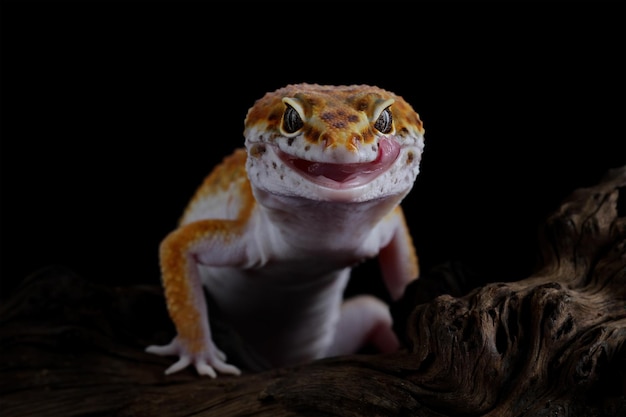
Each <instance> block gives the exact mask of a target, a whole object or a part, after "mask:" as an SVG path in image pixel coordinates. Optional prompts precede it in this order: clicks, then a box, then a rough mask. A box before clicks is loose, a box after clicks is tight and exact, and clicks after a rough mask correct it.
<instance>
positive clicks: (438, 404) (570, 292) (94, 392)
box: [0, 167, 626, 417]
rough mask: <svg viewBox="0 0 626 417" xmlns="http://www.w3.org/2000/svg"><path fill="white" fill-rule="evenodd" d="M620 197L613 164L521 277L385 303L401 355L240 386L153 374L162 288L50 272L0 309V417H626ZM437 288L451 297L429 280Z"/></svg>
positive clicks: (625, 269)
mask: <svg viewBox="0 0 626 417" xmlns="http://www.w3.org/2000/svg"><path fill="white" fill-rule="evenodd" d="M624 187H626V167H623V168H620V169H616V170H613V171H610V172H609V173H608V174H607V176H606V177H605V178H604V179H603V180H602V181H601V182H600V183H599V184H598V185H597V186H594V187H591V188H585V189H579V190H577V191H575V192H574V193H573V194H572V195H571V196H570V197H569V198H568V199H567V200H566V201H565V202H564V203H563V204H562V206H561V207H560V209H559V210H557V211H556V212H555V213H554V214H553V215H552V216H551V217H550V218H549V219H547V222H546V224H545V227H544V229H543V233H542V235H541V237H540V245H541V248H542V252H541V262H540V264H539V267H538V268H537V269H536V272H535V273H534V274H533V275H532V276H530V277H528V278H527V279H524V280H522V281H517V282H505V280H503V281H502V282H500V283H488V284H485V285H483V286H480V287H478V288H476V289H474V290H472V291H470V292H469V293H467V294H465V295H463V294H462V291H460V290H459V289H458V288H455V286H457V285H458V284H459V282H460V277H459V274H458V270H457V269H455V268H453V267H442V268H441V269H440V270H438V271H436V272H432V273H431V274H430V275H431V276H428V274H426V275H427V276H426V277H425V278H423V279H420V280H418V281H416V282H415V283H413V284H412V285H411V286H410V287H409V288H408V289H407V291H406V293H405V296H404V297H403V299H402V300H401V301H400V302H398V303H397V304H396V305H394V306H393V312H394V317H395V318H396V326H397V329H398V332H399V334H401V335H403V336H404V342H405V344H406V349H403V350H402V351H400V352H397V353H395V354H390V355H370V354H362V355H353V356H349V357H339V358H331V359H325V360H321V361H317V362H314V363H311V364H307V365H304V366H301V367H295V368H289V369H276V370H272V371H268V372H263V373H258V374H246V375H243V376H241V377H227V376H222V377H220V378H218V379H216V380H212V379H209V378H200V377H197V376H196V375H195V374H194V373H193V372H192V371H186V372H181V373H178V374H174V375H170V376H164V375H163V370H164V369H165V367H166V366H167V365H168V364H169V362H170V359H169V358H160V357H156V356H154V355H149V354H146V353H144V352H143V348H144V347H145V346H146V345H148V344H150V343H153V342H158V341H161V342H162V341H165V340H167V339H168V338H169V337H170V336H171V334H172V333H173V329H172V327H171V324H170V322H169V319H168V317H167V314H166V312H165V309H164V302H163V296H162V292H161V289H160V288H157V287H127V288H107V287H104V286H100V285H96V284H93V283H90V282H89V281H86V280H84V279H82V278H81V277H78V276H76V275H74V274H72V273H71V272H70V271H67V270H66V269H63V268H49V269H47V270H44V271H41V272H39V273H38V274H35V275H33V276H32V277H30V278H29V279H28V280H26V281H25V282H24V283H23V285H22V286H21V287H20V288H19V290H18V291H16V292H15V293H14V295H13V297H12V298H10V299H9V300H8V302H6V303H5V304H4V305H3V306H2V308H1V311H0V337H1V341H2V345H1V348H2V362H1V365H0V366H1V368H0V401H1V402H0V410H2V415H3V416H34V415H37V416H60V415H63V416H79V415H80V416H90V415H91V416H96V415H98V416H101V415H115V416H131V415H141V416H144V415H145V416H152V415H159V416H182V415H185V416H191V415H194V416H195V415H197V416H214V415H216V416H221V415H224V416H235V415H248V416H251V415H255V416H273V417H279V416H295V415H304V416H325V415H329V416H330V415H332V416H391V415H393V416H429V417H431V416H432V417H434V416H624V415H626V344H625V341H626V219H625V218H624V217H623V216H624V213H619V212H618V198H619V193H620V188H622V190H621V192H622V198H624ZM622 201H623V200H622ZM620 214H621V216H622V217H620ZM514 267H515V266H514V265H512V266H511V268H514ZM503 274H506V271H503ZM435 278H436V279H440V281H439V282H444V283H449V284H450V285H451V287H449V288H448V289H446V286H445V285H440V286H437V285H434V286H432V285H429V284H431V283H432V282H433V281H431V280H432V279H435ZM429 290H430V291H429ZM433 291H434V292H435V293H433ZM439 291H441V292H446V293H447V294H437V292H439Z"/></svg>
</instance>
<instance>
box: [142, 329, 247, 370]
mask: <svg viewBox="0 0 626 417" xmlns="http://www.w3.org/2000/svg"><path fill="white" fill-rule="evenodd" d="M146 352H148V353H153V354H155V355H159V356H176V355H178V357H179V359H178V361H176V362H175V363H174V364H173V365H171V366H170V367H169V368H167V369H166V370H165V374H166V375H169V374H173V373H175V372H178V371H180V370H182V369H185V368H186V367H188V366H189V365H193V366H194V367H195V368H196V371H197V372H198V374H200V375H207V376H210V377H211V378H216V377H217V373H216V372H215V371H217V372H220V373H222V374H229V375H241V371H240V370H239V368H237V367H236V366H233V365H230V364H228V363H226V355H225V354H224V352H222V351H221V350H219V349H218V348H217V347H215V345H214V344H213V343H212V342H211V343H210V345H209V346H207V347H206V348H205V349H203V350H202V351H201V352H197V353H191V352H190V351H189V350H188V349H187V348H186V347H185V344H184V343H182V342H181V341H180V339H179V338H178V337H175V338H174V339H173V340H172V341H171V342H170V343H169V344H167V345H163V346H157V345H152V346H148V347H147V348H146Z"/></svg>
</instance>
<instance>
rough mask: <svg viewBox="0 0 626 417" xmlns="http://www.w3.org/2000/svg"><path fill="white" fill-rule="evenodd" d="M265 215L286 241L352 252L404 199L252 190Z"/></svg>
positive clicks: (397, 196)
mask: <svg viewBox="0 0 626 417" xmlns="http://www.w3.org/2000/svg"><path fill="white" fill-rule="evenodd" d="M254 194H255V198H256V199H257V202H258V203H259V205H260V209H261V210H262V211H263V213H264V216H265V217H266V218H267V219H268V221H269V222H271V224H272V225H273V227H275V228H276V229H277V230H278V232H279V233H280V234H281V236H282V237H283V239H285V241H286V242H287V243H288V244H291V245H294V246H295V247H298V246H303V245H304V246H305V247H307V248H309V249H310V248H315V247H319V248H321V249H322V250H324V251H326V250H329V249H337V250H339V251H342V250H345V251H352V250H353V249H354V247H355V246H358V245H360V244H362V242H363V241H364V240H365V239H366V238H367V237H368V235H369V234H370V233H371V232H372V230H373V229H374V228H375V227H376V225H377V224H378V223H379V222H380V220H381V219H382V218H383V217H384V216H385V215H387V214H388V213H389V212H390V211H392V210H393V209H394V208H395V207H396V206H397V205H398V204H399V203H400V201H401V200H402V198H404V196H405V194H402V195H389V196H385V197H383V198H378V199H375V200H369V201H361V202H358V203H355V202H343V201H326V200H325V201H318V200H311V199H306V198H302V197H293V196H281V195H274V194H270V193H268V192H265V191H262V190H258V189H257V190H254Z"/></svg>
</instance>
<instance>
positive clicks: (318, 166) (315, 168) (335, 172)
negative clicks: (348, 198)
mask: <svg viewBox="0 0 626 417" xmlns="http://www.w3.org/2000/svg"><path fill="white" fill-rule="evenodd" d="M400 150H401V147H400V145H399V144H398V143H397V142H396V141H394V140H390V139H383V140H381V141H380V143H379V146H378V154H377V155H376V159H374V160H373V161H370V162H358V163H343V164H341V163H326V162H318V161H310V160H306V159H302V158H298V157H296V156H293V155H289V154H287V153H285V152H283V151H280V150H277V154H278V156H279V158H280V159H281V161H282V162H283V163H285V164H286V165H287V166H288V167H289V168H290V169H291V170H292V171H294V172H296V173H298V174H299V175H300V176H302V177H304V178H305V179H306V180H308V181H309V182H312V183H314V184H316V185H318V186H320V187H324V188H329V189H334V190H346V189H353V188H358V187H360V186H363V185H365V184H368V183H370V182H372V181H373V180H375V179H376V178H378V177H379V176H380V175H381V174H383V173H385V172H387V171H388V170H389V169H390V168H391V166H392V165H393V164H394V163H395V162H396V160H397V159H398V157H399V155H400Z"/></svg>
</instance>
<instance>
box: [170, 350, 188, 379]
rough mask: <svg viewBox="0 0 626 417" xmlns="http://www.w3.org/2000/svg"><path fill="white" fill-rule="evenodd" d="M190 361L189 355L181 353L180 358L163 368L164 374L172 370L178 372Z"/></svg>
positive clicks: (171, 372)
mask: <svg viewBox="0 0 626 417" xmlns="http://www.w3.org/2000/svg"><path fill="white" fill-rule="evenodd" d="M190 363H191V358H189V356H186V355H183V356H181V357H180V359H179V360H178V361H177V362H175V363H174V364H173V365H172V366H170V367H169V368H167V369H166V370H165V375H170V374H173V373H174V372H178V371H180V370H181V369H185V368H186V367H187V366H189V364H190Z"/></svg>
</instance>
